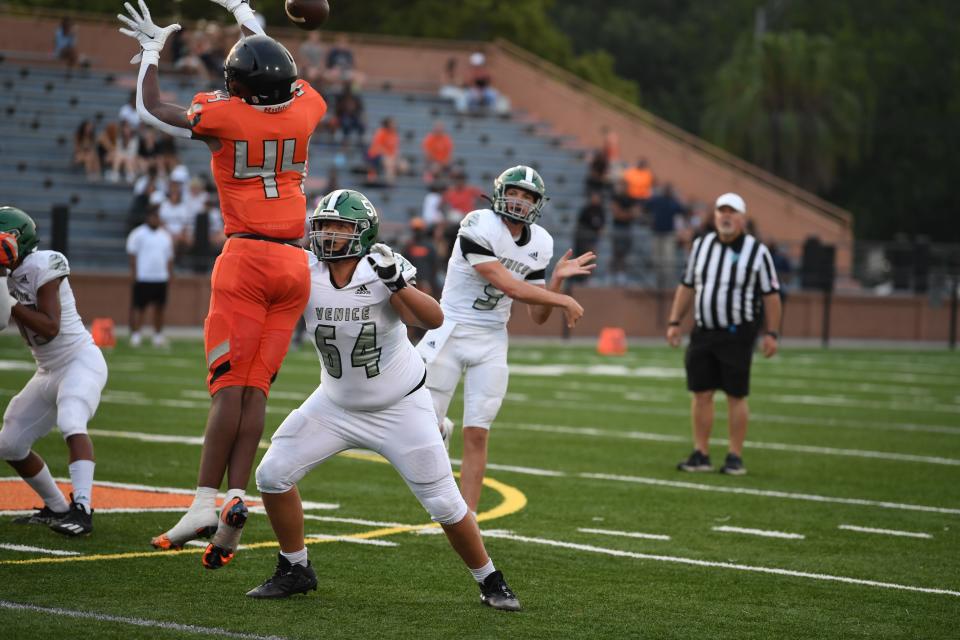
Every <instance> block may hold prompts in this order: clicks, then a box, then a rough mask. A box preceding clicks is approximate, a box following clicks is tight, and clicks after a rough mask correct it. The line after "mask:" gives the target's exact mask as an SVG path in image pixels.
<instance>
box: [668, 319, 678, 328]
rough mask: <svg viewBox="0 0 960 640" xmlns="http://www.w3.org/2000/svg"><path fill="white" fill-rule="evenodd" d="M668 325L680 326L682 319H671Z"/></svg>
mask: <svg viewBox="0 0 960 640" xmlns="http://www.w3.org/2000/svg"><path fill="white" fill-rule="evenodd" d="M667 326H668V327H679V326H680V321H679V320H671V321H670V322H668V323H667Z"/></svg>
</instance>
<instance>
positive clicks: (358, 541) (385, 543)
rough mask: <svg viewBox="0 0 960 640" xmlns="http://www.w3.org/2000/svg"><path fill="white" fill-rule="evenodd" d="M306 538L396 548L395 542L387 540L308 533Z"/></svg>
mask: <svg viewBox="0 0 960 640" xmlns="http://www.w3.org/2000/svg"><path fill="white" fill-rule="evenodd" d="M306 537H307V538H314V539H316V540H335V541H337V542H349V543H351V544H366V545H371V546H374V547H398V546H400V545H398V544H397V543H396V542H390V541H389V540H377V539H375V538H374V539H371V540H364V539H363V538H351V537H349V536H329V535H327V534H325V533H308V534H307V535H306Z"/></svg>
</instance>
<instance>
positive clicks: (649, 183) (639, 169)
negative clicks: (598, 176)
mask: <svg viewBox="0 0 960 640" xmlns="http://www.w3.org/2000/svg"><path fill="white" fill-rule="evenodd" d="M621 180H623V182H624V184H625V190H626V194H627V195H628V196H630V197H631V198H632V199H633V200H634V202H635V203H636V204H638V205H640V208H641V209H642V208H645V207H646V203H647V200H649V199H650V196H651V195H653V171H651V170H650V167H649V166H648V165H647V161H646V159H644V158H640V159H639V160H637V164H636V165H634V166H632V167H630V168H629V169H626V170H624V172H623V175H622V176H621Z"/></svg>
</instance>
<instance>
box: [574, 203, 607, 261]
mask: <svg viewBox="0 0 960 640" xmlns="http://www.w3.org/2000/svg"><path fill="white" fill-rule="evenodd" d="M589 198H590V199H589V200H588V201H587V203H586V204H584V205H583V207H582V208H581V209H580V214H579V215H578V216H577V228H576V231H575V235H574V243H573V246H574V249H573V254H574V255H576V256H579V255H583V254H584V253H587V252H588V251H593V252H596V250H597V242H598V241H599V239H600V234H601V233H603V227H604V226H605V225H606V222H607V212H606V211H605V210H604V207H603V196H602V195H601V194H600V193H599V192H597V191H592V192H591V193H590V196H589ZM578 279H582V278H578Z"/></svg>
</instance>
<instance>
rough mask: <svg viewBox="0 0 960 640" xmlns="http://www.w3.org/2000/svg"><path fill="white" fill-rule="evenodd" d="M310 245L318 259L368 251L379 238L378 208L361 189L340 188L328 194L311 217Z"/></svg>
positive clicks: (359, 254)
mask: <svg viewBox="0 0 960 640" xmlns="http://www.w3.org/2000/svg"><path fill="white" fill-rule="evenodd" d="M309 225H310V248H311V250H312V251H313V253H314V255H316V256H317V259H318V260H322V261H324V262H332V261H335V260H343V259H344V258H359V257H361V256H364V255H366V253H367V251H369V249H370V245H372V244H373V243H374V242H376V239H377V232H378V231H379V228H380V221H379V217H378V215H377V210H376V209H374V208H373V205H372V204H371V203H370V201H369V200H367V198H366V196H364V195H363V194H362V193H360V192H359V191H353V190H351V189H340V190H337V191H334V192H332V193H330V194H329V195H327V196H325V197H324V198H323V199H322V200H321V201H320V204H319V205H318V206H317V209H316V211H314V212H313V213H312V214H311V215H310V218H309Z"/></svg>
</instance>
